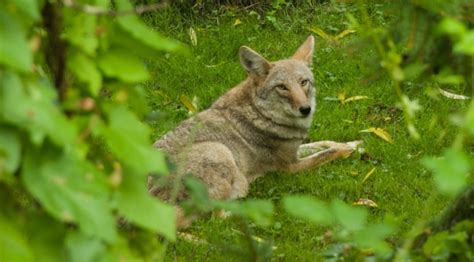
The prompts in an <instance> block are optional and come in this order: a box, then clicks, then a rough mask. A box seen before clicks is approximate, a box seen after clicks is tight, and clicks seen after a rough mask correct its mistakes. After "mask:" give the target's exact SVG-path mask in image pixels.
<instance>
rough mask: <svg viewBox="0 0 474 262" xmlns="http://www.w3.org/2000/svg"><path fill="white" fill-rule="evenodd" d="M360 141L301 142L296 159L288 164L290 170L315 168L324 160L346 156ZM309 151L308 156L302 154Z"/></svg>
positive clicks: (324, 161)
mask: <svg viewBox="0 0 474 262" xmlns="http://www.w3.org/2000/svg"><path fill="white" fill-rule="evenodd" d="M361 143H362V141H352V142H347V143H338V142H334V141H319V142H314V143H308V144H303V145H301V146H300V147H299V149H298V158H299V159H298V160H297V162H296V163H293V164H291V165H290V166H289V171H290V172H300V171H303V170H307V169H312V168H316V167H318V166H320V165H322V164H324V163H326V162H329V161H332V160H335V159H338V158H341V157H348V156H349V155H350V154H351V153H352V152H353V151H354V150H355V149H356V148H357V146H358V145H360V144H361ZM321 149H322V150H321ZM308 153H310V154H309V155H308V156H304V155H307V154H308Z"/></svg>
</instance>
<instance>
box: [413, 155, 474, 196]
mask: <svg viewBox="0 0 474 262" xmlns="http://www.w3.org/2000/svg"><path fill="white" fill-rule="evenodd" d="M443 155H444V157H443V158H438V159H435V158H424V159H423V160H422V163H423V165H424V166H425V167H427V168H428V169H429V170H431V171H432V172H433V174H434V181H435V183H436V185H437V187H438V188H439V190H440V191H441V192H442V193H445V194H447V195H449V196H451V197H453V196H455V195H456V194H457V193H459V192H460V191H461V189H462V188H463V187H464V186H466V184H467V174H468V172H469V168H470V164H469V163H470V162H469V159H468V157H467V156H466V154H465V153H464V152H462V151H460V150H457V149H453V148H450V149H447V150H445V151H444V154H443Z"/></svg>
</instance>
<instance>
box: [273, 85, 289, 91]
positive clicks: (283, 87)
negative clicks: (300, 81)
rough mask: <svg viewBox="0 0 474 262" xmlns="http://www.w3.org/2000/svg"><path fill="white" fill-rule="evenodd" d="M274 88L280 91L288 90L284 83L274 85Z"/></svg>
mask: <svg viewBox="0 0 474 262" xmlns="http://www.w3.org/2000/svg"><path fill="white" fill-rule="evenodd" d="M275 88H276V89H278V90H280V91H288V88H287V87H286V86H285V85H276V86H275Z"/></svg>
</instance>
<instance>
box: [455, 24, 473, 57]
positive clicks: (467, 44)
mask: <svg viewBox="0 0 474 262" xmlns="http://www.w3.org/2000/svg"><path fill="white" fill-rule="evenodd" d="M454 52H455V53H461V54H465V55H470V56H474V30H470V31H469V32H468V33H466V34H464V35H463V36H462V38H461V40H460V41H459V42H457V43H456V44H455V45H454Z"/></svg>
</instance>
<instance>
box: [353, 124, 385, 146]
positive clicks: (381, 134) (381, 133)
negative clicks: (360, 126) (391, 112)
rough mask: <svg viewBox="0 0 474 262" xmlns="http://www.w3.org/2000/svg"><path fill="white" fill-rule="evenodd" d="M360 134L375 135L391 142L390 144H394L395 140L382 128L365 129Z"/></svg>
mask: <svg viewBox="0 0 474 262" xmlns="http://www.w3.org/2000/svg"><path fill="white" fill-rule="evenodd" d="M359 132H361V133H374V134H375V135H377V136H378V137H380V138H382V139H383V140H385V141H387V142H389V143H390V144H393V140H392V137H391V136H390V134H389V133H388V132H387V131H385V130H384V129H383V128H380V127H371V128H369V129H364V130H360V131H359Z"/></svg>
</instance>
